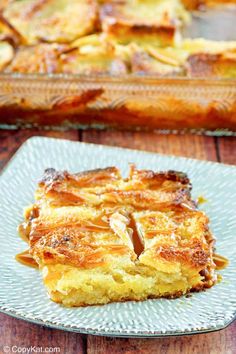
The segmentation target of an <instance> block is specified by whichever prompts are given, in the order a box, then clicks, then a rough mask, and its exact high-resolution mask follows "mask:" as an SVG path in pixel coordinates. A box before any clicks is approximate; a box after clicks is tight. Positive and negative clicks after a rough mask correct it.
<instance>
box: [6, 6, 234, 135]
mask: <svg viewBox="0 0 236 354" xmlns="http://www.w3.org/2000/svg"><path fill="white" fill-rule="evenodd" d="M235 19H236V7H235V6H232V7H231V6H229V7H225V6H223V7H217V8H214V9H212V10H207V11H204V12H198V11H197V12H193V20H192V22H191V24H190V25H189V26H187V27H186V28H185V30H184V37H190V38H198V37H204V38H207V39H210V40H217V41H218V40H221V41H222V40H224V41H233V40H236V33H235V30H234V27H235V26H234V23H235ZM26 66H27V61H26ZM202 67H203V66H202ZM202 67H201V68H202ZM194 68H195V63H193V70H194ZM203 69H204V67H203ZM233 70H235V69H234V68H233ZM16 71H17V70H16ZM233 73H234V72H233ZM234 74H235V73H234ZM233 77H235V78H228V77H221V78H219V77H204V70H203V75H202V76H201V75H197V77H182V76H178V75H174V74H173V75H167V76H165V75H163V76H160V75H155V74H152V75H150V73H146V74H143V73H141V74H140V73H139V72H138V73H131V74H127V73H119V75H111V74H110V75H109V74H100V73H98V74H96V73H94V74H92V75H86V74H85V75H83V74H70V73H69V74H65V73H62V74H60V73H59V74H58V73H56V74H55V73H52V74H38V73H37V74H28V73H18V72H4V73H0V127H2V128H4V127H9V126H10V127H11V128H12V127H22V126H24V127H29V126H40V127H41V126H43V127H52V126H53V127H55V126H56V127H59V126H63V127H66V128H69V127H76V128H78V127H79V128H86V127H90V126H92V127H96V128H106V127H109V128H119V129H142V130H158V131H174V132H179V131H186V130H187V131H189V130H190V131H194V132H195V131H197V132H203V133H211V134H234V133H235V132H236V75H235V76H234V75H233Z"/></svg>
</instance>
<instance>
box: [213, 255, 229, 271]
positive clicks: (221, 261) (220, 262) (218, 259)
mask: <svg viewBox="0 0 236 354" xmlns="http://www.w3.org/2000/svg"><path fill="white" fill-rule="evenodd" d="M213 261H214V263H215V265H216V269H217V270H221V269H224V268H226V267H227V266H228V264H229V260H228V259H227V258H225V257H223V256H221V255H219V254H217V253H214V254H213Z"/></svg>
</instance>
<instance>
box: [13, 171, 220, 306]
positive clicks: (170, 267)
mask: <svg viewBox="0 0 236 354" xmlns="http://www.w3.org/2000/svg"><path fill="white" fill-rule="evenodd" d="M190 191H191V183H190V181H189V179H188V177H187V175H185V174H184V173H182V172H175V171H167V172H153V171H148V170H137V169H136V168H135V166H134V165H131V168H130V173H129V176H128V178H125V179H124V178H122V176H121V174H120V171H119V170H118V169H117V168H116V167H109V168H105V169H99V170H93V171H88V172H83V173H78V174H71V173H68V172H58V171H56V170H54V169H47V170H46V171H45V173H44V176H43V178H42V180H41V181H40V182H39V185H38V188H37V190H36V194H35V203H34V204H33V205H31V206H29V207H28V208H26V209H25V213H24V215H25V221H24V223H22V224H21V225H20V226H19V232H20V234H21V236H22V238H23V239H24V240H26V241H27V242H28V243H29V247H30V248H29V251H27V252H24V253H23V254H20V255H18V260H20V261H21V262H23V263H26V264H29V263H30V262H31V264H35V265H37V266H39V268H40V270H41V271H42V274H43V281H44V284H45V286H46V288H47V290H48V293H49V296H50V298H51V299H52V300H53V301H55V302H58V303H62V304H64V305H66V306H84V305H94V304H106V303H108V302H112V301H126V300H145V299H147V298H159V297H167V298H175V297H178V296H181V295H183V294H186V293H188V292H190V291H200V290H202V289H204V288H209V287H211V286H213V285H214V284H215V283H216V281H217V275H216V271H215V269H216V264H219V262H221V265H222V260H223V263H224V261H225V260H224V259H223V258H221V257H219V256H218V259H217V258H214V255H213V252H214V247H215V246H214V244H215V239H214V237H213V235H212V233H211V231H210V229H209V220H208V217H207V216H206V215H205V213H204V212H202V211H200V210H199V209H198V207H197V204H196V203H195V202H194V201H193V200H192V199H191V192H190ZM215 262H216V264H215Z"/></svg>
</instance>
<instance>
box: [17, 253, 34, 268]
mask: <svg viewBox="0 0 236 354" xmlns="http://www.w3.org/2000/svg"><path fill="white" fill-rule="evenodd" d="M15 259H16V260H17V261H18V262H19V263H21V264H23V265H26V266H28V267H32V268H38V263H37V262H36V261H35V260H34V258H33V256H32V255H31V254H30V253H29V250H26V251H24V252H21V253H18V254H17V255H16V257H15Z"/></svg>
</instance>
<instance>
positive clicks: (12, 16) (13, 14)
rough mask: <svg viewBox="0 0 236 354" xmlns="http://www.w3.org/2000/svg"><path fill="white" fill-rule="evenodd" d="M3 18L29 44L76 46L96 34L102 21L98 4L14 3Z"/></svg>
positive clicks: (89, 0)
mask: <svg viewBox="0 0 236 354" xmlns="http://www.w3.org/2000/svg"><path fill="white" fill-rule="evenodd" d="M3 14H4V17H5V18H6V19H7V20H8V21H9V22H10V23H12V25H13V26H14V27H15V28H16V30H17V31H18V32H19V33H21V35H22V37H24V39H25V41H26V42H27V43H28V44H33V43H37V42H38V41H46V42H60V43H68V42H72V41H73V40H75V39H76V38H79V37H81V36H84V35H86V34H89V33H91V32H93V31H95V28H96V25H97V20H98V8H97V4H96V1H94V0H70V1H68V0H62V1H60V2H58V1H57V0H33V1H27V0H26V1H24V0H21V1H11V2H10V3H9V4H8V6H6V7H5V10H4V12H3ZM75 14H76V16H75Z"/></svg>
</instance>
